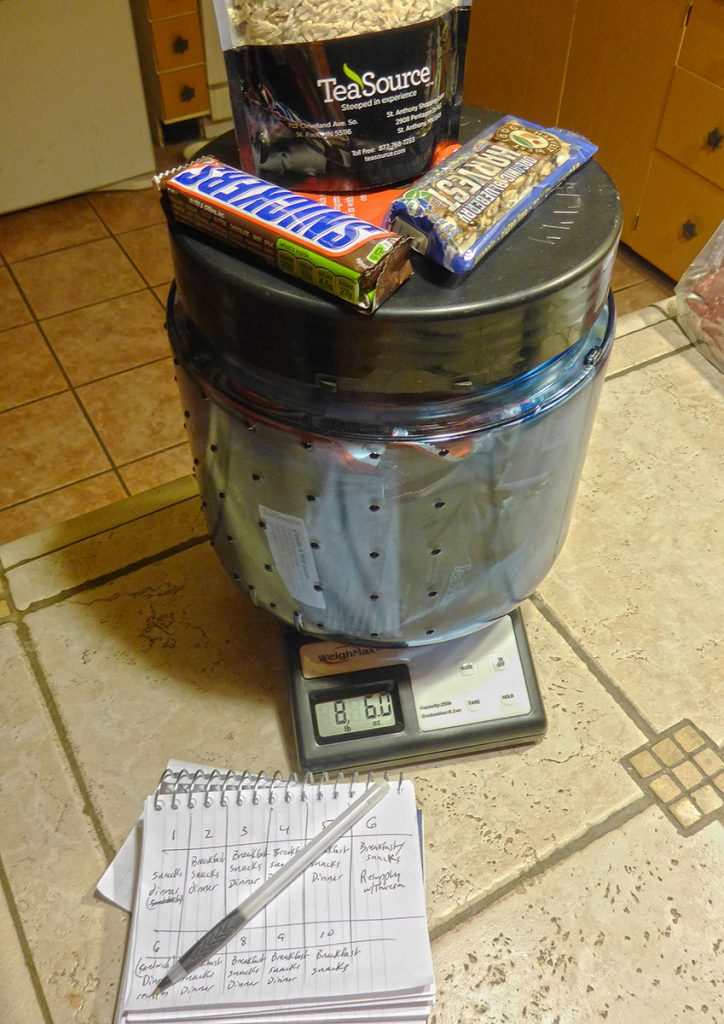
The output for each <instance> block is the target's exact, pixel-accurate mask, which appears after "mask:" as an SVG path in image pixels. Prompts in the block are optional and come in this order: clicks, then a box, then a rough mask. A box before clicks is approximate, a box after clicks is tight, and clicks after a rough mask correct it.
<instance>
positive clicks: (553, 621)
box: [529, 591, 658, 740]
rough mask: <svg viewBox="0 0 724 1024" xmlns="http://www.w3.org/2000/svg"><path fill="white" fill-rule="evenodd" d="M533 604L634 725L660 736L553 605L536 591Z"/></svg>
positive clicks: (647, 733) (531, 599)
mask: <svg viewBox="0 0 724 1024" xmlns="http://www.w3.org/2000/svg"><path fill="white" fill-rule="evenodd" d="M529 600H530V602H531V604H532V605H533V606H534V607H535V608H536V609H537V610H538V611H539V612H540V614H541V615H542V616H543V618H544V619H545V620H546V622H548V624H549V625H551V626H552V627H553V629H555V630H556V632H557V633H558V634H559V636H560V637H561V638H562V639H563V640H564V641H565V642H566V643H567V644H568V646H569V647H570V649H571V650H572V651H573V653H574V654H575V655H576V657H577V658H578V659H579V660H580V661H582V662H583V664H584V665H585V666H586V668H587V669H588V671H589V672H590V673H591V675H592V676H593V677H594V678H595V679H597V680H598V682H599V683H600V684H601V686H602V687H603V688H604V690H605V691H606V693H608V695H609V697H610V698H611V699H612V700H613V701H614V702H615V703H616V704H618V706H619V707H620V708H621V710H622V711H623V712H624V714H625V715H627V716H628V718H630V719H631V721H632V722H633V723H634V725H635V726H636V727H637V728H638V729H639V730H640V731H641V732H642V733H643V734H644V736H646V738H647V739H649V740H651V739H653V738H654V737H655V736H658V732H657V731H656V729H654V727H653V726H652V725H651V724H650V722H649V721H648V720H647V719H646V718H645V717H644V716H643V715H642V714H641V712H640V711H639V710H638V708H637V707H636V706H635V705H634V704H633V702H632V701H631V700H629V698H628V697H627V696H626V694H625V693H624V692H623V691H622V690H621V688H620V687H619V685H618V683H617V682H616V680H615V679H614V678H613V676H611V675H609V674H608V672H606V671H605V670H604V669H603V668H601V666H600V665H599V664H598V662H597V661H596V660H595V658H593V657H592V656H591V655H590V654H589V653H588V651H587V650H586V648H585V647H584V646H583V644H582V643H581V642H580V640H578V639H577V638H576V637H575V636H574V635H573V633H572V632H571V631H570V629H569V628H568V626H567V625H566V624H565V623H564V621H563V620H562V619H561V618H560V617H559V616H558V614H557V613H556V612H555V611H554V610H553V608H552V607H551V605H549V604H548V602H547V601H545V600H544V599H543V598H542V597H541V595H540V594H539V593H538V592H537V591H536V592H535V593H533V594H531V596H530V598H529Z"/></svg>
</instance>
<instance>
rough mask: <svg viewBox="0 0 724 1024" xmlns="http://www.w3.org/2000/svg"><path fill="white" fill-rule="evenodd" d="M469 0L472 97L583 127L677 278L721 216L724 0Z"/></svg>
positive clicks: (645, 252)
mask: <svg viewBox="0 0 724 1024" xmlns="http://www.w3.org/2000/svg"><path fill="white" fill-rule="evenodd" d="M510 7H511V8H512V9H511V10H506V11H505V13H502V14H501V13H500V9H499V8H497V9H493V8H491V7H490V5H485V4H474V5H473V16H472V22H471V34H470V43H469V47H468V59H467V68H466V78H465V99H466V101H467V102H469V103H475V104H478V105H480V106H489V107H493V108H495V109H499V110H504V111H506V112H508V113H514V114H519V115H520V116H522V117H528V118H530V119H531V120H534V121H537V122H539V123H541V124H544V125H553V124H559V125H562V126H564V127H566V128H570V129H573V130H574V131H578V132H581V133H582V134H583V135H586V136H587V137H588V138H590V139H592V140H593V141H594V142H595V143H596V144H597V145H598V147H599V151H598V154H597V159H598V160H599V161H600V163H601V164H602V165H603V167H605V169H606V170H607V171H608V173H609V174H610V175H611V177H612V179H613V181H614V182H615V184H616V186H617V188H618V190H619V192H620V194H621V202H622V205H623V216H624V220H623V236H622V237H623V240H624V241H625V242H626V243H627V244H628V245H630V246H631V248H632V249H634V250H635V251H636V252H639V253H640V254H641V255H642V256H644V257H645V258H646V259H648V260H650V261H651V262H652V263H653V264H655V265H656V266H658V267H659V268H660V269H661V270H663V271H664V272H665V273H667V274H669V275H670V276H671V277H674V278H678V277H679V276H680V275H681V273H682V271H683V270H684V269H685V268H686V266H688V264H689V263H690V262H691V260H692V259H693V258H694V256H695V255H696V253H697V252H698V250H699V249H700V248H701V246H702V245H703V244H704V242H705V241H706V240H707V238H708V237H709V236H710V235H711V233H712V231H713V230H714V228H715V227H716V226H717V225H718V223H719V222H720V221H721V220H722V218H724V191H722V189H723V188H724V177H723V174H724V171H723V168H724V138H722V140H721V142H720V141H719V134H721V135H722V136H724V102H723V99H724V0H693V2H690V0H636V3H631V0H606V3H601V2H600V0H558V2H556V0H519V2H518V3H517V4H515V5H510Z"/></svg>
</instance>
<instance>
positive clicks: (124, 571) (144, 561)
mask: <svg viewBox="0 0 724 1024" xmlns="http://www.w3.org/2000/svg"><path fill="white" fill-rule="evenodd" d="M102 532H105V531H102ZM208 543H209V535H208V534H207V533H205V534H202V535H201V536H200V537H192V538H191V539H190V540H184V541H181V542H180V543H179V544H174V545H173V546H172V547H170V548H164V549H163V551H156V552H155V553H154V554H152V555H146V557H145V558H139V559H137V560H136V561H135V562H128V564H126V565H123V566H121V567H120V568H118V569H113V570H111V571H110V572H105V573H102V574H101V575H100V576H94V577H93V578H92V579H89V580H85V581H84V582H83V583H78V584H76V585H75V586H73V587H68V588H67V589H66V590H59V591H57V592H56V593H55V594H53V595H52V596H51V597H44V598H41V600H39V601H33V602H32V603H31V604H29V605H28V606H27V608H25V609H24V610H23V613H22V614H23V615H30V614H31V613H32V612H38V611H42V610H43V609H44V608H50V607H52V606H53V605H55V604H57V603H58V602H60V601H67V600H68V599H69V598H72V597H76V596H77V595H78V594H85V593H87V592H88V591H92V590H97V589H98V588H99V587H103V586H105V585H106V584H107V583H113V582H115V581H116V580H122V579H123V578H124V577H126V576H130V575H131V574H132V573H134V572H138V571H139V570H140V569H145V568H146V567H147V566H149V565H154V564H155V563H156V562H159V561H162V560H163V559H166V558H173V556H174V555H179V554H182V553H183V552H184V551H191V550H192V549H193V548H196V547H199V546H200V545H202V544H208ZM59 550H62V549H59ZM34 560H35V559H30V560H29V561H34ZM22 564H23V563H22V562H19V563H18V565H22ZM15 568H17V566H13V569H15Z"/></svg>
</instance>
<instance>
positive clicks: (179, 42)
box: [172, 36, 189, 53]
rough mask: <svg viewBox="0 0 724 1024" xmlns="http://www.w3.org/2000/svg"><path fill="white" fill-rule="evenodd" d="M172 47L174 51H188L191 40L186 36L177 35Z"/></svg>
mask: <svg viewBox="0 0 724 1024" xmlns="http://www.w3.org/2000/svg"><path fill="white" fill-rule="evenodd" d="M172 48H173V52H174V53H186V51H187V50H188V48H189V41H188V39H186V37H185V36H176V38H175V39H174V41H173V44H172Z"/></svg>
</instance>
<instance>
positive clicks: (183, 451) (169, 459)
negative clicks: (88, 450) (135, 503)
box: [120, 444, 193, 494]
mask: <svg viewBox="0 0 724 1024" xmlns="http://www.w3.org/2000/svg"><path fill="white" fill-rule="evenodd" d="M192 468H193V466H192V456H191V452H190V450H189V447H188V445H187V444H181V445H177V446H176V447H175V448H169V450H168V451H165V452H158V454H157V455H149V456H148V457H147V458H145V459H140V460H139V461H138V462H130V463H128V465H127V466H121V467H120V473H121V476H122V477H123V480H124V483H125V484H126V487H127V488H128V490H129V491H130V492H131V494H140V493H141V492H142V491H147V490H149V489H150V488H151V487H158V485H159V484H165V483H166V482H167V481H169V480H177V479H178V478H179V477H182V476H188V474H189V473H190V472H191V470H192Z"/></svg>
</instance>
